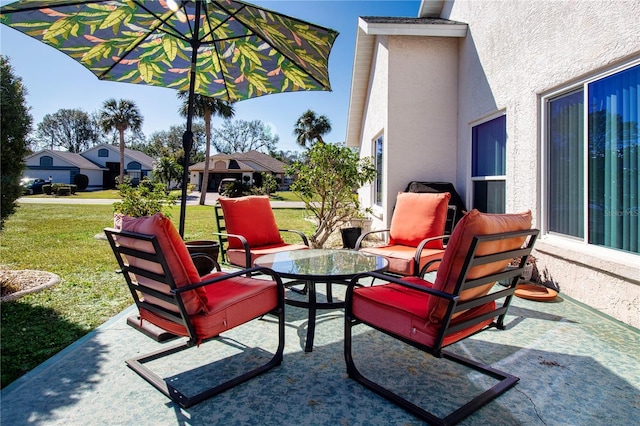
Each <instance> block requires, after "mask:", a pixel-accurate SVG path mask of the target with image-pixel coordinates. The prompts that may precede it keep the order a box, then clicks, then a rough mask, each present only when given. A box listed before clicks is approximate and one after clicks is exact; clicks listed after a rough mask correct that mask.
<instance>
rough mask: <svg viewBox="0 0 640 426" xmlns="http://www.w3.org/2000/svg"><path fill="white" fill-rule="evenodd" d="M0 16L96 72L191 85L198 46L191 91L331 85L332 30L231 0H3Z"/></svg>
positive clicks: (256, 92) (229, 95) (252, 92)
mask: <svg viewBox="0 0 640 426" xmlns="http://www.w3.org/2000/svg"><path fill="white" fill-rule="evenodd" d="M197 3H199V5H198V4H197ZM197 6H199V7H197ZM197 9H198V10H197ZM0 19H1V22H2V23H3V24H5V25H8V26H10V27H12V28H14V29H16V30H18V31H21V32H23V33H25V34H27V35H29V36H31V37H34V38H36V39H38V40H40V41H42V42H43V43H46V44H48V45H50V46H52V47H54V48H56V49H58V50H60V51H62V52H64V53H66V54H67V55H69V56H70V57H72V58H73V59H75V60H76V61H78V62H80V63H81V64H82V65H84V66H85V67H86V68H88V69H89V70H91V72H93V73H94V74H95V75H96V76H98V78H99V79H101V80H111V81H120V82H127V83H137V84H149V85H154V86H162V87H170V88H174V89H177V90H184V91H189V85H190V82H191V79H190V73H189V71H190V69H191V63H192V61H193V59H194V56H193V53H194V52H196V56H195V67H194V68H195V74H194V79H193V84H194V85H193V91H194V92H195V93H199V94H201V95H204V96H209V97H215V98H219V99H223V100H227V101H231V102H235V101H239V100H243V99H248V98H252V97H256V96H262V95H267V94H271V93H282V92H290V91H301V90H330V84H329V72H328V60H329V53H330V51H331V47H332V45H333V42H334V40H335V38H336V36H337V35H338V33H337V32H336V31H334V30H331V29H327V28H323V27H320V26H317V25H314V24H311V23H308V22H304V21H301V20H298V19H295V18H291V17H288V16H285V15H282V14H279V13H276V12H273V11H270V10H266V9H263V8H260V7H258V6H255V5H251V4H247V3H243V2H240V1H231V0H217V1H214V0H200V1H197V0H196V1H193V0H192V1H179V0H156V1H149V0H147V1H140V0H122V1H115V0H109V1H97V0H84V1H78V0H76V1H73V0H67V1H60V0H57V1H56V0H49V1H46V0H44V1H30V0H23V1H18V2H15V3H11V4H9V5H7V6H4V7H2V8H1V9H0ZM196 33H197V36H196ZM194 46H195V49H194Z"/></svg>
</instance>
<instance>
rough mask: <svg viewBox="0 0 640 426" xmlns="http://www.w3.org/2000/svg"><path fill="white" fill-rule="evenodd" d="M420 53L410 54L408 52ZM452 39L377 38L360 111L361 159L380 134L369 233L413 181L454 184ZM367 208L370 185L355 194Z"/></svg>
mask: <svg viewBox="0 0 640 426" xmlns="http://www.w3.org/2000/svg"><path fill="white" fill-rule="evenodd" d="M416 51H418V52H420V54H417V55H416V54H413V52H416ZM457 63H458V60H457V40H455V39H453V38H443V37H408V36H378V38H377V43H376V54H375V55H374V62H373V64H372V67H371V76H370V82H371V83H370V88H369V97H368V99H367V104H366V108H365V114H364V116H365V120H364V124H363V132H362V145H361V155H363V156H371V155H372V152H371V149H372V141H373V140H374V138H376V137H377V136H378V135H379V134H380V133H381V132H383V133H384V153H383V157H384V164H383V168H384V176H385V179H384V181H383V206H382V208H381V209H379V208H374V221H373V223H372V227H373V228H374V229H381V228H388V227H389V224H390V220H391V214H392V211H393V206H394V205H395V201H396V196H397V193H398V192H399V191H403V190H404V189H405V188H406V186H407V184H408V183H409V182H410V181H413V180H421V181H447V182H453V181H454V180H455V176H456V175H455V164H456V150H455V143H456V116H457V112H456V111H457ZM360 196H361V199H362V201H363V204H364V205H366V206H368V205H370V202H371V199H372V186H371V185H368V186H366V187H363V188H362V189H361V190H360Z"/></svg>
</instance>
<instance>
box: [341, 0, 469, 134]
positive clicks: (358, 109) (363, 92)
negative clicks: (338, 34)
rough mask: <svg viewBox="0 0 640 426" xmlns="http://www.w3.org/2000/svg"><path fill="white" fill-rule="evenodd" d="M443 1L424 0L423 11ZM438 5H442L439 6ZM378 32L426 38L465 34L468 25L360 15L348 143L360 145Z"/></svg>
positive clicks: (436, 8) (440, 20) (441, 20)
mask: <svg viewBox="0 0 640 426" xmlns="http://www.w3.org/2000/svg"><path fill="white" fill-rule="evenodd" d="M441 3H442V2H441V1H423V3H422V4H421V6H420V13H421V14H423V15H422V16H424V14H425V13H436V12H435V10H437V11H438V13H439V11H440V8H441V6H442V4H441ZM438 5H439V6H438ZM378 35H396V36H398V35H399V36H424V37H465V36H466V35H467V24H465V23H462V22H456V21H449V20H447V19H440V18H427V17H424V18H395V17H379V16H361V17H360V18H358V34H357V36H356V51H355V58H354V60H353V75H352V78H351V82H352V83H351V95H350V98H349V116H348V120H347V135H346V144H347V146H355V147H357V146H359V145H360V136H361V129H362V119H363V117H364V109H365V104H366V100H367V93H368V89H369V83H370V82H369V77H370V75H371V61H372V60H373V54H374V51H375V41H376V36H378Z"/></svg>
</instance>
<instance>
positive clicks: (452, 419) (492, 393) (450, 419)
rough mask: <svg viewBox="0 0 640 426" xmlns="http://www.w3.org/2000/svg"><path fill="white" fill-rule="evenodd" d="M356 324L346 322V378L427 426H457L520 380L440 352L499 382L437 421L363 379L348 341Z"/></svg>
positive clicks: (432, 416)
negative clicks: (426, 423) (455, 425)
mask: <svg viewBox="0 0 640 426" xmlns="http://www.w3.org/2000/svg"><path fill="white" fill-rule="evenodd" d="M358 323H359V322H358V321H355V320H350V319H348V318H347V320H346V322H345V339H344V357H345V362H346V364H347V374H348V375H349V377H350V378H351V379H353V380H355V381H356V382H358V383H360V384H362V385H363V386H365V387H366V388H368V389H370V390H372V391H374V392H375V393H377V394H378V395H380V396H382V397H384V398H386V399H388V400H389V401H391V402H393V403H394V404H396V405H398V406H400V407H401V408H403V409H405V410H406V411H408V412H410V413H411V414H413V415H414V416H416V417H418V418H420V419H421V420H423V421H426V422H428V423H430V424H435V425H454V424H457V423H459V422H460V421H462V420H463V419H464V418H466V417H467V416H469V415H471V414H472V413H474V412H475V411H477V410H478V409H479V408H480V407H482V406H483V405H485V404H487V403H488V402H490V401H491V400H493V399H494V398H497V397H498V396H499V395H501V394H503V393H504V392H506V391H507V390H508V389H510V388H511V387H512V386H514V385H515V384H516V383H517V382H518V380H520V379H519V378H518V377H515V376H513V375H511V374H508V373H505V372H503V371H500V370H497V369H495V368H493V367H491V366H488V365H485V364H481V363H478V362H475V361H473V360H470V359H467V358H464V357H461V356H458V355H455V354H452V353H450V352H448V351H442V355H443V357H444V358H446V359H448V360H450V361H453V362H455V363H457V364H461V365H464V366H466V367H469V368H472V369H474V370H476V371H478V372H480V373H483V374H485V375H487V376H490V377H492V378H494V379H496V380H499V382H498V383H496V384H495V385H494V386H492V387H491V388H489V389H487V390H486V391H484V392H482V393H481V394H480V395H478V396H476V397H475V398H473V399H472V400H471V401H469V402H467V403H466V404H464V405H463V406H462V407H459V408H458V409H456V410H455V411H453V412H452V413H450V414H448V415H447V416H445V417H438V416H436V415H435V414H433V413H430V412H428V411H427V410H425V409H423V408H421V407H419V406H417V405H416V404H414V403H412V402H410V401H408V400H406V399H405V398H403V397H401V396H400V395H398V394H396V393H393V392H392V391H391V390H389V389H387V388H385V387H383V386H382V385H380V384H378V383H376V382H374V381H373V380H371V379H369V378H367V377H365V376H364V375H363V374H362V373H361V372H360V371H359V370H358V368H357V367H356V365H355V362H354V361H353V356H352V338H351V334H352V333H351V329H352V327H353V326H355V325H357V324H358Z"/></svg>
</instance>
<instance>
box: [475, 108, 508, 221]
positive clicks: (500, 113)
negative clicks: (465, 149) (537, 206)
mask: <svg viewBox="0 0 640 426" xmlns="http://www.w3.org/2000/svg"><path fill="white" fill-rule="evenodd" d="M500 117H504V118H505V152H506V148H507V143H508V141H509V135H508V134H507V112H506V110H500V111H496V112H495V113H493V114H489V115H486V116H484V117H482V118H480V119H478V120H476V121H473V122H471V123H469V141H470V144H471V149H470V151H471V155H470V163H469V180H470V182H471V184H470V185H469V196H468V198H469V199H468V200H467V205H470V206H473V205H474V201H475V183H476V182H488V181H498V182H503V183H504V186H505V191H506V186H507V169H508V166H509V164H508V162H507V159H506V158H505V161H504V168H505V170H504V175H487V176H473V164H474V154H475V151H474V149H473V132H474V128H476V127H478V126H481V125H483V124H486V123H489V122H490V121H493V120H495V119H497V118H500ZM505 155H506V154H505ZM503 209H504V210H506V196H505V205H504V206H503Z"/></svg>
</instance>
